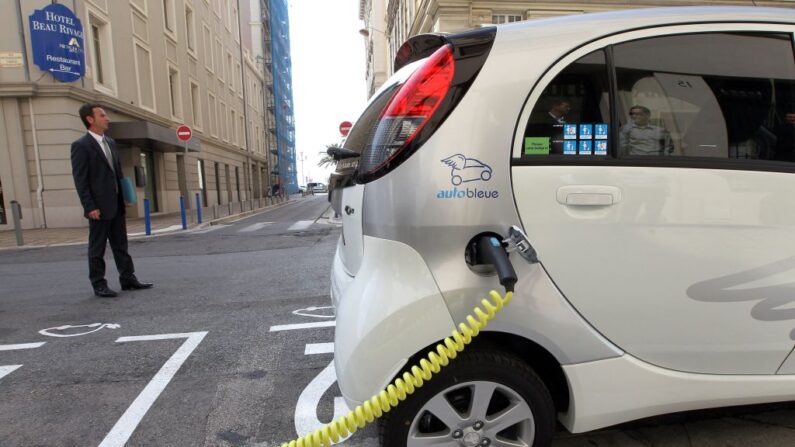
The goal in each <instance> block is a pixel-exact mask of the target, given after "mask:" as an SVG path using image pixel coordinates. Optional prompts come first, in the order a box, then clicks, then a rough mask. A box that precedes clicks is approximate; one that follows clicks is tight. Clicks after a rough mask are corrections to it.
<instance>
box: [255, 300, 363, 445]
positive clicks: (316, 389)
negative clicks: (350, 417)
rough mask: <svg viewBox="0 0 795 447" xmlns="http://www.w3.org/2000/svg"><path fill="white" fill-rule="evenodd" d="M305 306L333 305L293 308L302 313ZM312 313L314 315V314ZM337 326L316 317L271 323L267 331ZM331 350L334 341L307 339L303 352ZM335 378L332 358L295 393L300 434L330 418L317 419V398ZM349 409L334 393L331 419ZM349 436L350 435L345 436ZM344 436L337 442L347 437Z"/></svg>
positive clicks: (313, 352)
mask: <svg viewBox="0 0 795 447" xmlns="http://www.w3.org/2000/svg"><path fill="white" fill-rule="evenodd" d="M308 309H313V310H316V309H333V307H332V306H328V307H314V308H312V307H310V308H306V309H298V310H296V311H294V312H293V314H295V315H302V313H299V311H305V310H308ZM313 316H315V315H313ZM334 326H336V321H318V322H313V323H297V324H285V325H278V326H271V328H270V331H269V332H280V331H292V330H305V329H315V328H325V327H334ZM332 353H334V343H308V344H306V345H305V347H304V355H318V354H332ZM336 382H337V373H336V371H335V370H334V360H333V359H332V360H331V362H330V363H329V364H328V366H326V367H325V368H323V370H322V371H320V373H319V374H318V375H317V376H315V378H314V379H312V381H311V382H309V384H308V385H307V386H306V387H305V388H304V389H303V391H301V394H300V396H299V397H298V402H296V405H295V417H294V423H295V431H296V433H297V434H298V435H299V436H303V435H306V434H307V433H311V432H313V431H315V430H317V429H319V428H321V427H323V426H324V425H326V424H327V423H329V422H331V421H326V422H321V421H320V420H319V419H318V416H317V414H318V407H319V406H320V399H321V398H322V397H323V395H324V394H325V393H326V391H327V390H328V389H329V388H331V386H332V385H334V383H336ZM349 411H350V409H349V408H348V406H347V405H346V404H345V400H344V399H343V398H342V397H341V396H334V417H333V418H332V421H333V420H335V419H337V418H339V417H341V416H344V415H345V414H347V413H348V412H349ZM348 437H350V436H348ZM348 437H346V438H343V439H341V440H340V442H342V441H344V440H345V439H348Z"/></svg>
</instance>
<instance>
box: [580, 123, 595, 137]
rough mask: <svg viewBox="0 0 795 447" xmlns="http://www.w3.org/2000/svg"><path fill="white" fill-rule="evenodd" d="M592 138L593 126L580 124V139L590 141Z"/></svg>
mask: <svg viewBox="0 0 795 447" xmlns="http://www.w3.org/2000/svg"><path fill="white" fill-rule="evenodd" d="M591 138H593V124H580V139H581V140H590V139H591Z"/></svg>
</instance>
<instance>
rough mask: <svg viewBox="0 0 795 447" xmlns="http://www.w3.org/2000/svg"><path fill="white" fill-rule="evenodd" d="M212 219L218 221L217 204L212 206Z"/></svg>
mask: <svg viewBox="0 0 795 447" xmlns="http://www.w3.org/2000/svg"><path fill="white" fill-rule="evenodd" d="M213 219H218V204H217V203H216V204H215V205H213Z"/></svg>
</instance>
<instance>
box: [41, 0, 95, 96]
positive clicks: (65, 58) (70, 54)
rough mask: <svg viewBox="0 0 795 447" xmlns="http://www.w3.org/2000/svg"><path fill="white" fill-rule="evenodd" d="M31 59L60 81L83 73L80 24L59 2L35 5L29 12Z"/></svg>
mask: <svg viewBox="0 0 795 447" xmlns="http://www.w3.org/2000/svg"><path fill="white" fill-rule="evenodd" d="M30 41H31V47H32V49H33V63H35V64H36V65H38V66H39V68H41V69H42V70H44V71H47V72H49V73H50V74H52V75H53V77H54V78H55V79H57V80H59V81H63V82H73V81H77V80H78V79H80V78H81V77H83V75H85V74H86V68H85V51H84V50H83V48H84V47H83V25H82V24H81V23H80V19H78V18H77V16H76V15H75V14H74V13H73V12H72V11H71V10H70V9H69V8H67V7H66V6H64V5H61V4H59V3H53V4H50V5H47V6H46V7H44V8H43V9H37V10H35V11H34V12H33V14H31V15H30Z"/></svg>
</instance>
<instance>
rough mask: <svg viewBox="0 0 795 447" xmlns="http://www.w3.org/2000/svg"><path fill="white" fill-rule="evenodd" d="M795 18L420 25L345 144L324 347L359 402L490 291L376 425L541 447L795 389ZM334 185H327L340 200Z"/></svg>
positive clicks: (347, 393) (614, 17) (716, 12)
mask: <svg viewBox="0 0 795 447" xmlns="http://www.w3.org/2000/svg"><path fill="white" fill-rule="evenodd" d="M794 32H795V10H785V9H780V10H779V9H766V8H734V7H715V8H708V7H695V8H671V9H647V10H635V11H625V12H611V13H599V14H587V15H579V16H571V17H563V18H554V19H548V20H537V21H530V22H522V23H515V24H510V25H505V26H498V27H484V28H480V29H477V30H473V31H470V32H464V33H460V34H451V35H420V36H416V37H413V38H411V39H410V40H409V41H408V42H406V43H405V44H404V45H403V47H402V48H401V49H400V51H399V52H398V55H397V57H396V60H395V70H396V73H395V75H394V76H392V78H391V79H389V80H388V81H387V82H386V84H385V85H384V86H383V87H382V88H381V89H380V91H379V92H378V93H376V94H375V95H374V96H373V98H372V100H371V101H370V103H369V104H368V106H367V108H366V110H365V111H364V112H363V114H362V115H361V117H360V118H359V119H358V120H357V122H356V124H355V125H354V127H353V128H352V130H351V133H350V135H349V136H348V139H347V141H346V142H345V146H344V149H345V150H343V151H340V152H339V154H338V155H339V156H340V158H344V160H342V162H341V163H340V171H338V173H337V175H336V176H335V179H336V180H335V187H334V190H333V194H335V195H338V194H341V195H342V196H341V200H340V204H339V210H338V212H339V213H340V214H341V215H342V217H343V228H342V236H341V238H340V240H339V244H338V247H337V253H336V257H335V259H334V265H333V270H332V286H331V294H332V300H333V304H334V305H335V306H336V311H337V324H336V336H335V364H336V373H337V378H338V383H339V387H340V390H341V391H342V394H343V396H344V398H345V399H346V401H347V403H348V405H349V406H350V407H351V408H353V407H354V406H355V405H358V404H361V403H362V402H363V401H365V400H367V399H369V398H370V397H371V396H372V395H374V394H376V393H377V392H378V391H379V390H381V389H383V388H384V387H385V386H386V385H387V384H388V383H390V382H391V381H392V380H393V379H395V378H396V377H397V376H398V375H399V374H400V373H401V372H402V371H404V370H405V369H406V368H408V367H410V366H411V365H413V364H414V363H416V362H417V361H418V359H420V358H421V357H423V356H425V355H427V353H428V351H429V350H431V349H432V348H433V347H434V346H435V345H436V344H437V343H439V341H440V340H442V339H443V338H444V337H446V336H448V335H450V332H451V330H453V328H454V325H455V324H456V323H457V322H461V321H463V320H464V318H465V316H466V315H467V314H468V313H471V312H472V308H473V307H474V306H475V305H476V304H478V303H479V301H480V299H481V298H484V297H486V296H487V293H488V292H489V291H490V290H492V289H495V290H498V291H502V289H501V288H500V285H499V283H498V281H497V277H496V276H495V271H494V268H493V267H492V266H490V265H488V263H484V262H483V260H482V259H481V257H479V256H478V253H477V250H476V248H475V243H474V242H475V241H477V240H478V238H481V237H483V236H489V235H491V236H496V237H499V238H501V239H504V238H506V237H507V235H508V232H509V229H510V228H511V227H516V228H518V229H520V230H523V232H524V234H526V238H527V241H526V242H527V243H528V244H530V245H531V246H532V248H534V249H535V251H536V252H537V255H538V260H539V261H540V262H538V263H533V262H530V261H528V260H527V259H525V257H523V256H521V254H522V253H520V252H518V251H512V252H511V254H510V261H511V262H512V264H513V267H514V268H515V270H516V273H517V274H518V278H519V281H518V283H517V284H516V289H515V290H516V292H515V295H514V299H513V301H512V302H511V303H510V304H508V305H507V307H506V308H505V310H504V311H503V312H502V313H500V314H498V315H497V317H496V319H495V320H494V321H493V322H491V323H490V324H489V326H488V328H487V330H486V331H484V332H483V333H482V334H481V335H480V336H479V337H477V338H476V339H475V341H474V342H473V343H472V345H470V346H469V347H467V349H466V350H465V351H464V353H463V354H461V355H460V356H459V357H458V358H456V359H455V360H453V361H452V362H451V363H450V365H449V366H447V367H446V368H444V369H443V370H442V371H441V373H440V374H439V375H438V376H435V377H434V378H433V379H432V380H431V381H430V382H428V383H427V384H425V386H423V387H422V388H421V389H419V390H418V391H417V392H416V393H415V394H413V395H411V396H410V397H409V398H408V399H407V400H406V401H405V402H403V403H402V404H400V405H399V406H398V407H397V408H395V409H393V410H392V411H390V412H389V413H388V414H387V415H386V416H385V417H384V420H383V423H382V426H381V433H382V442H383V444H384V445H386V446H389V447H396V446H401V447H402V446H431V445H434V446H436V445H440V446H441V445H444V446H468V447H474V446H476V445H479V446H489V445H494V446H535V447H540V446H548V445H549V444H550V442H551V439H552V435H553V430H554V424H555V420H556V419H558V420H559V421H560V422H561V423H562V424H563V425H564V426H565V427H566V428H567V429H568V430H570V431H572V432H582V431H587V430H592V429H597V428H600V427H605V426H609V425H613V424H617V423H621V422H625V421H629V420H633V419H639V418H643V417H647V416H652V415H658V414H662V413H670V412H677V411H683V410H691V409H700V408H709V407H718V406H729V405H740V404H752V403H762V402H773V401H788V400H795V354H793V347H795V341H794V340H795V147H794V146H795V61H794V60H793V33H794ZM332 202H333V200H332Z"/></svg>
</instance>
